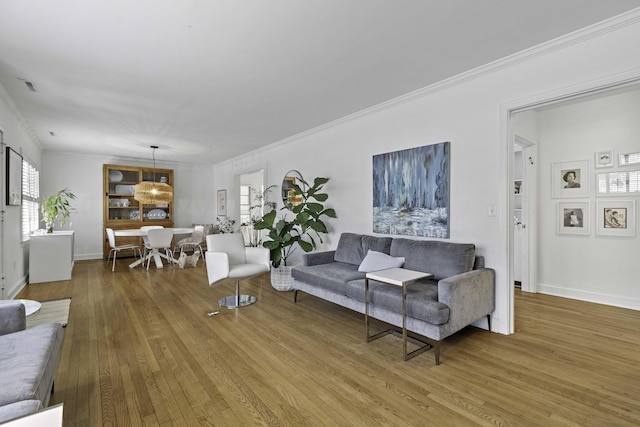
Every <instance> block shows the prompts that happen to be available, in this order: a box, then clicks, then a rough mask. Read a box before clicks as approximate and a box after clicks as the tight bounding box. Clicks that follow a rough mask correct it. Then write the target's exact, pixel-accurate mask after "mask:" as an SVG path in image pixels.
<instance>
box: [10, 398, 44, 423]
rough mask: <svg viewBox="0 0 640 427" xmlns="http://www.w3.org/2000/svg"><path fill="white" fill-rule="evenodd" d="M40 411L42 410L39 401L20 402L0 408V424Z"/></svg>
mask: <svg viewBox="0 0 640 427" xmlns="http://www.w3.org/2000/svg"><path fill="white" fill-rule="evenodd" d="M40 409H42V402H40V401H39V400H21V401H19V402H14V403H9V404H8V405H4V406H0V423H4V422H5V421H9V420H13V419H14V418H19V417H24V416H26V415H31V414H35V413H36V412H38V411H39V410H40Z"/></svg>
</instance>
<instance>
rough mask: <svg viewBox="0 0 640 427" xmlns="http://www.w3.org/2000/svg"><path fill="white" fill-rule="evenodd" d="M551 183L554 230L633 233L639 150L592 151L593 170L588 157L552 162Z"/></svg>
mask: <svg viewBox="0 0 640 427" xmlns="http://www.w3.org/2000/svg"><path fill="white" fill-rule="evenodd" d="M551 185H552V188H551V196H552V198H554V199H560V200H558V201H557V204H556V206H557V213H556V225H557V230H556V231H557V233H558V234H568V235H591V234H592V233H595V235H597V236H615V237H635V235H636V200H637V198H638V197H640V151H638V152H629V153H615V152H614V151H613V150H607V151H599V152H596V153H595V154H594V161H593V171H592V170H591V169H590V161H589V159H584V160H577V161H572V162H561V163H553V164H552V165H551ZM592 187H593V190H592ZM592 194H594V195H595V197H596V198H595V206H593V207H592V206H591V205H592V199H591V195H592ZM565 199H566V200H565Z"/></svg>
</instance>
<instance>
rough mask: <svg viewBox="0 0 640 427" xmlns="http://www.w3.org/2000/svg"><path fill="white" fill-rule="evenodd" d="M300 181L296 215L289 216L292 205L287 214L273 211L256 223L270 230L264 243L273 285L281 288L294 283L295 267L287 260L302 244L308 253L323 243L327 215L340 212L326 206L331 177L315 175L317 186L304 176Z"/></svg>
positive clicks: (287, 288)
mask: <svg viewBox="0 0 640 427" xmlns="http://www.w3.org/2000/svg"><path fill="white" fill-rule="evenodd" d="M299 181H300V184H293V185H292V188H293V190H294V194H293V196H294V197H296V198H297V199H299V200H300V203H298V204H297V205H295V206H293V207H291V209H290V211H291V213H293V214H294V215H295V216H294V217H293V218H292V219H291V216H290V215H289V216H287V214H288V213H289V212H288V211H289V208H287V207H283V208H281V209H280V210H281V211H285V214H284V215H281V216H280V217H278V211H276V210H272V211H270V212H268V213H266V214H265V215H264V216H263V217H262V219H261V220H260V221H259V222H257V223H256V224H254V228H255V229H256V230H267V231H268V235H267V237H268V238H269V240H265V241H264V242H263V243H262V246H264V247H265V248H267V249H269V251H270V259H271V266H272V267H273V268H272V269H271V284H272V286H273V287H274V288H276V289H278V290H290V289H291V285H292V279H291V266H288V265H287V259H288V258H289V256H291V254H292V253H293V252H294V251H295V250H296V249H297V248H298V247H299V248H301V249H302V250H303V251H305V252H311V251H312V250H313V249H315V248H316V246H317V243H316V239H317V240H318V242H319V243H322V234H326V233H327V226H326V225H325V223H324V221H323V218H325V217H328V218H336V212H335V210H334V209H332V208H325V206H324V205H323V202H326V201H327V199H328V198H329V195H328V194H326V193H322V192H321V190H322V188H323V187H324V184H326V183H327V182H328V181H329V178H320V177H318V178H315V179H314V180H313V185H312V186H309V184H308V183H307V182H306V181H304V180H303V179H300V180H299Z"/></svg>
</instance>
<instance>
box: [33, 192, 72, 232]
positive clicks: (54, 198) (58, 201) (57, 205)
mask: <svg viewBox="0 0 640 427" xmlns="http://www.w3.org/2000/svg"><path fill="white" fill-rule="evenodd" d="M75 198H76V196H75V194H73V193H72V192H71V191H70V190H69V189H68V188H64V189H62V190H60V191H58V192H57V193H54V194H52V195H51V196H49V197H46V198H44V199H43V200H42V205H41V207H40V211H41V212H42V221H43V222H44V223H45V224H46V229H47V233H53V222H54V221H55V220H57V219H59V221H60V226H63V225H65V224H66V223H67V220H68V219H69V215H71V211H72V210H73V208H72V207H71V203H70V201H71V200H75Z"/></svg>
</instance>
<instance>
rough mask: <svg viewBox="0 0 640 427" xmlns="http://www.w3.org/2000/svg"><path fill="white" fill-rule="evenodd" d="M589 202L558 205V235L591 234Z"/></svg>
mask: <svg viewBox="0 0 640 427" xmlns="http://www.w3.org/2000/svg"><path fill="white" fill-rule="evenodd" d="M590 213H591V207H590V206H589V202H577V203H572V202H567V203H558V214H557V215H556V226H557V227H556V231H557V233H558V234H580V235H586V236H588V235H590V234H591V227H590V224H591V219H590Z"/></svg>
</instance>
